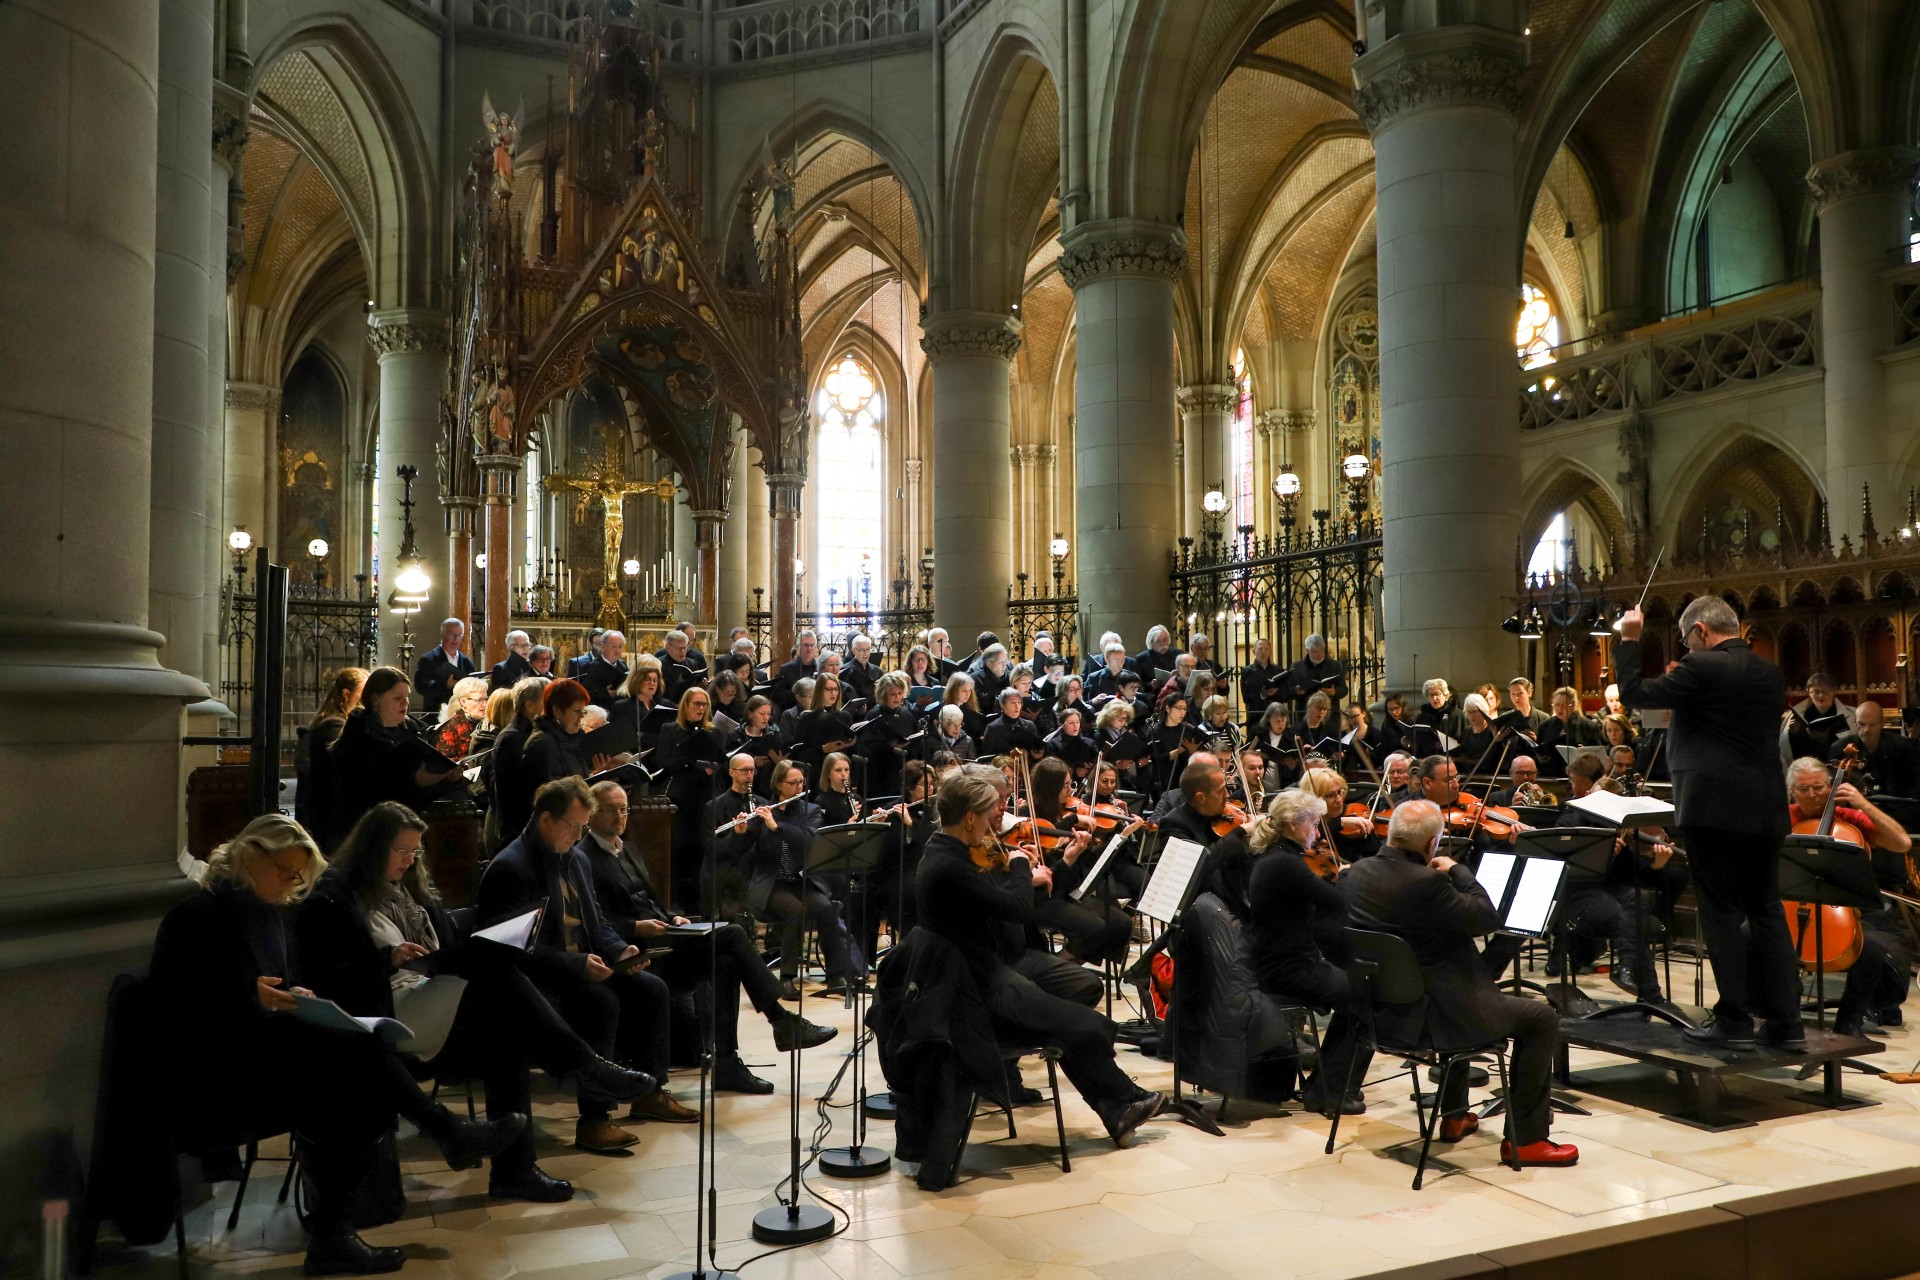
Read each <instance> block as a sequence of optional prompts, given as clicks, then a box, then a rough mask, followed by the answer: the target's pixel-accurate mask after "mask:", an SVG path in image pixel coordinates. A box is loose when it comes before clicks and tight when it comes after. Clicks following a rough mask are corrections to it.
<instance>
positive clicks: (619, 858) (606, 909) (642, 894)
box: [573, 827, 712, 936]
mask: <svg viewBox="0 0 1920 1280" xmlns="http://www.w3.org/2000/svg"><path fill="white" fill-rule="evenodd" d="M708 830H712V828H711V827H709V828H708ZM573 850H574V852H575V853H577V854H579V855H580V857H581V858H583V859H584V860H585V861H586V864H587V869H588V870H589V871H591V872H592V873H593V892H594V896H595V897H596V898H597V899H598V900H599V902H600V910H601V911H602V912H603V913H605V915H606V917H607V921H608V923H609V924H611V925H612V926H613V929H614V931H615V932H616V933H619V934H621V935H622V936H626V935H628V934H631V933H632V932H633V922H634V921H635V920H672V919H673V913H672V912H670V911H668V910H667V909H666V908H665V907H664V906H662V905H661V903H660V898H659V897H658V895H656V894H655V893H654V890H653V880H652V878H651V877H649V876H648V875H647V869H646V867H645V866H644V865H642V864H641V862H640V860H639V859H637V858H635V857H634V856H633V854H632V853H631V852H630V851H629V850H628V849H627V848H626V845H625V842H624V841H623V842H622V843H621V847H620V849H619V850H618V851H617V852H614V853H609V852H607V850H606V849H605V847H603V846H602V845H601V843H600V841H599V840H598V839H596V838H595V837H594V834H593V833H592V832H591V831H589V832H588V833H587V834H586V835H584V836H581V837H580V843H579V844H577V845H575V846H574V847H573Z"/></svg>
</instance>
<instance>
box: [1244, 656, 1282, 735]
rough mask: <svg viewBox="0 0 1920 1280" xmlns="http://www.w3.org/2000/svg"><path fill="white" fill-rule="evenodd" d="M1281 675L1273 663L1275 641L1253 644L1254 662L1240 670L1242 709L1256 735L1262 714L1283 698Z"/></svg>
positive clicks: (1250, 730)
mask: <svg viewBox="0 0 1920 1280" xmlns="http://www.w3.org/2000/svg"><path fill="white" fill-rule="evenodd" d="M1281 674H1282V673H1281V671H1280V668H1279V666H1278V665H1277V664H1276V663H1275V662H1274V660H1273V641H1271V640H1269V639H1267V638H1266V637H1265V636H1261V637H1260V638H1259V639H1258V640H1255V641H1254V642H1253V661H1252V662H1249V663H1248V664H1247V665H1246V666H1244V667H1242V668H1240V709H1241V711H1242V712H1244V713H1245V715H1246V717H1247V733H1248V734H1249V735H1252V734H1253V733H1254V731H1255V730H1256V728H1257V727H1258V726H1259V724H1260V719H1261V715H1262V713H1263V712H1264V711H1265V709H1266V708H1267V707H1268V706H1270V705H1272V704H1273V703H1274V702H1275V701H1276V700H1277V699H1278V698H1279V697H1280V685H1281Z"/></svg>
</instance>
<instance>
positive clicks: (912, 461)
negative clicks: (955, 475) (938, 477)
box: [900, 458, 929, 582]
mask: <svg viewBox="0 0 1920 1280" xmlns="http://www.w3.org/2000/svg"><path fill="white" fill-rule="evenodd" d="M925 466H926V464H925V463H924V462H922V461H921V460H920V459H919V458H908V459H907V460H906V461H905V462H903V463H901V470H902V471H903V472H904V473H905V475H906V479H907V524H906V531H905V532H904V533H903V534H902V535H901V538H900V545H901V546H902V547H904V548H906V552H907V563H908V565H909V566H910V569H909V572H908V574H907V576H908V577H910V578H912V579H913V580H914V581H915V582H918V581H919V580H920V556H921V555H922V554H923V552H922V548H924V547H925V546H927V538H928V536H929V535H928V533H927V505H926V497H925V495H924V493H923V491H922V489H921V486H920V477H921V474H922V472H923V471H924V469H925Z"/></svg>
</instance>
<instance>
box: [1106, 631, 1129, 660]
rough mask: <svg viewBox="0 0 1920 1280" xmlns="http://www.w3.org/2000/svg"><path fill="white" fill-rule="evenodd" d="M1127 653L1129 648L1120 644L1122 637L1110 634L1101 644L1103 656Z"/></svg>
mask: <svg viewBox="0 0 1920 1280" xmlns="http://www.w3.org/2000/svg"><path fill="white" fill-rule="evenodd" d="M1126 651H1127V646H1126V645H1124V644H1122V643H1120V637H1119V636H1116V635H1114V634H1113V633H1112V632H1108V633H1107V638H1106V639H1105V640H1103V641H1101V642H1100V652H1101V653H1102V654H1103V655H1104V654H1109V653H1125V652H1126Z"/></svg>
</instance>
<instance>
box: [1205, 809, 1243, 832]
mask: <svg viewBox="0 0 1920 1280" xmlns="http://www.w3.org/2000/svg"><path fill="white" fill-rule="evenodd" d="M1207 825H1208V826H1210V827H1212V828H1213V838H1214V839H1216V840H1224V839H1226V838H1227V837H1228V836H1230V835H1232V834H1233V833H1234V832H1236V831H1238V830H1239V829H1240V828H1241V827H1244V826H1246V825H1247V811H1246V810H1245V809H1242V808H1241V807H1240V806H1239V805H1237V804H1235V803H1234V802H1233V801H1231V800H1229V801H1227V804H1226V807H1225V808H1223V809H1222V810H1220V814H1219V816H1218V817H1215V818H1212V819H1209V820H1208V823H1207Z"/></svg>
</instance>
